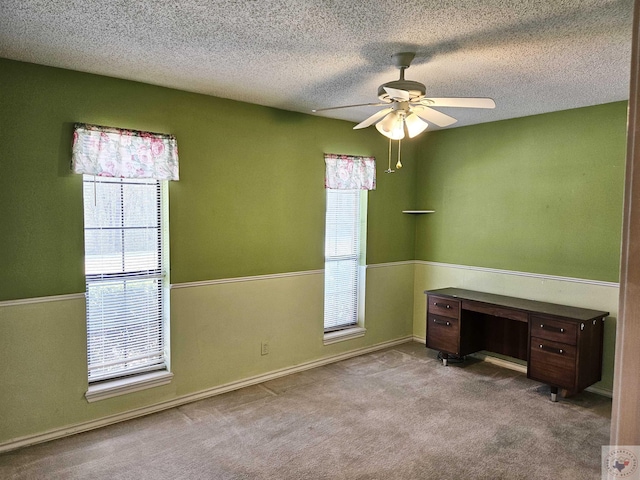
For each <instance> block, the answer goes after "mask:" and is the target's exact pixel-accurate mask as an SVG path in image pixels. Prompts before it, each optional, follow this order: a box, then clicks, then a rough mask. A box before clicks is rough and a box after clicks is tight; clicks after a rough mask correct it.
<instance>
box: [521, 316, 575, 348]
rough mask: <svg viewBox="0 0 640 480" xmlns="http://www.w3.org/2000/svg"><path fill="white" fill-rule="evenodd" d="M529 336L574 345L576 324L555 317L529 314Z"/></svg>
mask: <svg viewBox="0 0 640 480" xmlns="http://www.w3.org/2000/svg"><path fill="white" fill-rule="evenodd" d="M531 336H532V337H539V338H544V339H546V340H553V341H554V342H561V343H567V344H569V345H576V343H577V338H578V324H577V323H575V322H570V321H564V320H558V319H556V318H549V317H542V316H539V315H531Z"/></svg>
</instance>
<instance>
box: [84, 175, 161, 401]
mask: <svg viewBox="0 0 640 480" xmlns="http://www.w3.org/2000/svg"><path fill="white" fill-rule="evenodd" d="M100 180H101V178H100V177H95V176H93V175H83V214H84V212H85V204H84V198H85V195H84V189H85V184H89V183H94V182H100ZM103 183H106V182H103ZM109 183H115V184H118V183H119V184H121V185H122V184H125V183H128V184H132V183H134V184H135V183H143V184H146V185H149V184H151V185H155V186H156V188H157V189H158V190H157V195H158V197H157V198H158V199H159V205H158V207H157V208H156V215H157V218H158V221H159V224H160V225H159V227H160V228H159V232H158V238H159V241H160V245H159V246H158V248H159V262H160V265H159V271H160V272H159V276H158V274H156V275H155V276H153V275H149V277H148V278H160V279H161V286H160V287H159V290H158V293H159V302H160V303H159V308H160V309H161V314H160V322H161V334H162V336H163V348H162V352H163V360H164V362H163V363H164V364H163V365H158V366H155V367H152V368H143V369H137V370H138V371H133V370H132V371H129V372H127V371H122V372H119V373H117V374H115V375H113V376H109V377H107V378H98V379H90V378H89V363H88V362H89V357H88V354H89V332H88V321H89V316H88V313H89V312H88V305H89V301H90V299H89V288H88V285H89V283H90V282H91V281H92V280H90V277H91V276H92V274H89V275H87V274H86V272H85V286H86V293H85V296H86V301H87V304H86V305H87V306H86V308H85V312H86V314H87V320H86V321H87V336H86V339H87V382H88V389H87V392H86V393H85V397H86V399H87V400H88V401H89V402H93V401H96V400H102V399H104V398H110V397H113V396H116V395H122V394H126V393H130V392H133V391H138V390H142V389H146V388H151V387H155V386H159V385H165V384H167V383H170V381H171V379H172V378H173V374H172V373H171V372H170V328H169V327H170V318H169V316H170V303H169V298H170V295H169V291H170V283H169V187H168V183H169V182H168V181H166V180H154V179H144V180H143V179H139V180H137V179H120V182H114V181H113V179H111V181H109ZM122 208H123V207H121V209H122ZM85 227H86V226H85ZM83 234H84V235H86V228H83ZM85 238H86V237H85ZM85 241H86V240H85ZM85 251H86V247H85ZM85 258H86V253H85ZM98 275H99V274H98ZM107 277H108V275H107ZM118 277H119V278H120V279H123V280H124V279H127V278H134V277H135V278H143V277H144V275H142V276H140V275H131V276H128V275H127V274H126V272H125V273H123V274H121V275H119V276H118Z"/></svg>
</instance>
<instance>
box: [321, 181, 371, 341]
mask: <svg viewBox="0 0 640 480" xmlns="http://www.w3.org/2000/svg"><path fill="white" fill-rule="evenodd" d="M326 192H327V209H326V230H325V272H324V275H325V277H324V278H325V283H324V330H325V332H330V331H333V330H339V329H342V328H345V327H348V326H351V325H355V324H357V323H358V290H359V288H358V287H359V285H358V283H359V281H358V280H359V275H358V270H359V264H360V231H361V225H360V198H361V195H363V194H362V193H361V191H360V190H329V189H327V190H326ZM365 195H366V193H365Z"/></svg>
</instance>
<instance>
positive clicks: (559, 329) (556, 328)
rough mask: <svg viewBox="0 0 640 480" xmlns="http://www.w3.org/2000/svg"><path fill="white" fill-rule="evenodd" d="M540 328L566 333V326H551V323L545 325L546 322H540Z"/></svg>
mask: <svg viewBox="0 0 640 480" xmlns="http://www.w3.org/2000/svg"><path fill="white" fill-rule="evenodd" d="M540 328H542V329H545V330H551V331H552V332H558V333H564V328H561V327H551V326H549V325H545V324H544V323H541V324H540Z"/></svg>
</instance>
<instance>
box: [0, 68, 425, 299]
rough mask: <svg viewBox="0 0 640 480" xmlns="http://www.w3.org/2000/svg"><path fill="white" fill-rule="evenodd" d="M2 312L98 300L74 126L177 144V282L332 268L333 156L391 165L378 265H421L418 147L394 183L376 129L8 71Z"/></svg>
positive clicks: (372, 246) (56, 74)
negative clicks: (159, 135)
mask: <svg viewBox="0 0 640 480" xmlns="http://www.w3.org/2000/svg"><path fill="white" fill-rule="evenodd" d="M0 72H2V73H1V74H0V111H1V112H2V115H0V135H1V137H0V162H1V163H2V165H3V170H4V174H3V175H2V176H0V219H2V232H1V233H0V252H2V255H1V256H0V300H8V299H17V298H30V297H39V296H48V295H58V294H66V293H76V292H82V291H84V273H83V268H84V267H83V261H84V258H83V257H84V255H83V232H82V223H83V219H82V191H81V178H80V176H79V175H73V174H71V173H70V171H69V163H70V156H71V135H72V128H73V123H74V122H84V123H94V124H99V125H109V126H117V127H123V128H132V129H138V130H147V131H153V132H166V133H172V134H174V135H175V136H176V137H177V139H178V148H179V152H180V181H178V182H171V183H170V186H169V197H170V200H169V204H170V242H171V282H172V283H183V282H192V281H200V280H212V279H221V278H230V277H243V276H250V275H261V274H272V273H281V272H293V271H305V270H313V269H321V268H323V263H324V258H323V237H324V183H323V181H324V160H323V153H325V152H326V153H346V154H354V155H372V156H375V157H377V159H378V165H379V166H378V190H376V191H372V192H370V194H369V234H368V243H367V246H368V251H367V260H368V262H369V263H383V262H391V261H399V260H410V259H412V258H413V255H414V228H415V227H414V219H412V218H408V217H407V216H406V215H402V214H401V213H400V212H401V210H403V209H406V208H409V207H410V204H411V202H412V200H413V198H414V175H413V172H412V171H415V168H416V162H415V161H413V160H412V159H413V156H414V155H415V153H414V151H415V148H414V147H415V142H416V141H413V142H405V145H404V147H405V148H403V151H404V154H403V158H404V163H405V165H406V166H405V168H404V169H403V170H402V171H401V172H398V173H396V174H394V175H385V174H384V173H382V172H383V171H384V168H385V165H386V163H387V148H388V144H387V143H386V141H385V139H384V138H383V137H382V136H381V135H380V134H378V133H377V132H376V131H375V130H374V129H366V130H358V131H353V130H352V127H353V124H352V123H350V122H345V121H338V120H331V119H325V118H320V117H314V116H311V115H303V114H300V113H293V112H287V111H283V110H277V109H273V108H266V107H261V106H257V105H251V104H247V103H242V102H236V101H231V100H224V99H220V98H215V97H209V96H205V95H198V94H193V93H187V92H182V91H178V90H172V89H168V88H162V87H156V86H151V85H146V84H142V83H136V82H130V81H125V80H119V79H114V78H108V77H102V76H97V75H89V74H83V73H79V72H74V71H69V70H62V69H55V68H49V67H43V66H38V65H33V64H26V63H20V62H14V61H9V60H3V59H0Z"/></svg>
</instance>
